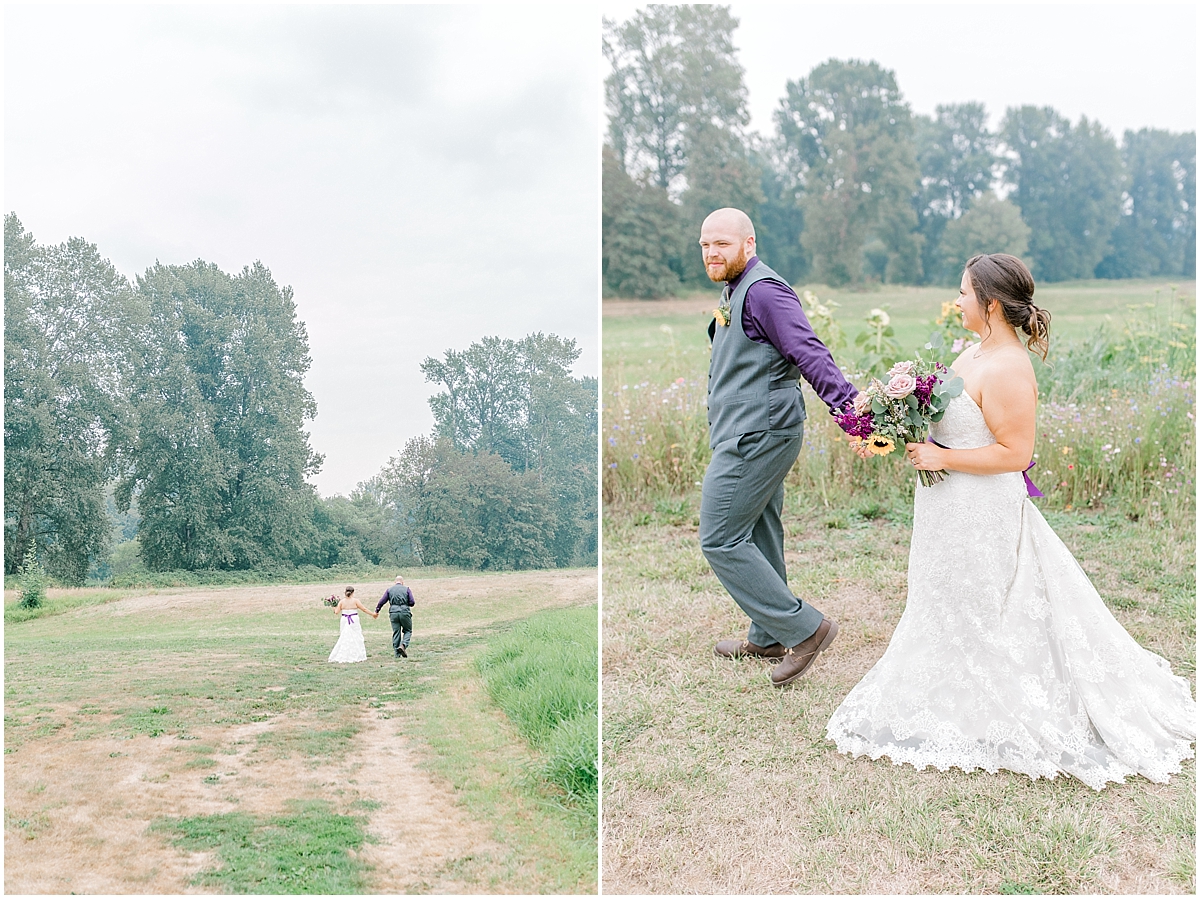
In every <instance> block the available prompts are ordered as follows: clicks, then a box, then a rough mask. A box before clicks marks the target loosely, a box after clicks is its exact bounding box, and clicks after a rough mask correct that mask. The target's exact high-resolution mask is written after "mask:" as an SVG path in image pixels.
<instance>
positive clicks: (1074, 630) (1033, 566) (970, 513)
mask: <svg viewBox="0 0 1200 899" xmlns="http://www.w3.org/2000/svg"><path fill="white" fill-rule="evenodd" d="M1033 292H1034V283H1033V277H1032V276H1031V275H1030V273H1029V269H1028V268H1026V267H1025V265H1024V264H1023V263H1022V262H1021V261H1020V260H1019V259H1017V258H1015V257H1013V256H1008V255H1005V254H999V253H997V254H992V255H987V254H984V255H980V256H975V257H972V258H971V259H970V261H968V262H967V265H966V270H965V272H964V273H963V277H962V284H961V287H960V290H959V297H958V306H959V309H960V310H961V312H962V317H963V324H964V326H965V327H966V328H968V329H969V330H971V331H974V332H975V333H977V334H979V335H980V338H981V339H980V341H979V343H978V344H971V345H969V346H968V347H967V348H966V349H965V350H964V351H963V353H962V354H961V355H960V356H959V357H958V359H957V360H955V362H954V371H955V373H956V374H957V375H959V376H960V377H961V378H962V379H963V382H964V390H963V392H962V393H961V394H960V395H959V396H957V397H955V398H954V399H953V400H951V401H950V405H949V407H948V408H947V409H946V412H945V416H944V417H943V418H942V420H941V421H940V422H937V423H935V424H934V425H933V426H932V428H931V432H930V441H931V442H928V443H923V444H918V443H909V444H908V445H907V447H906V455H907V457H908V460H909V462H910V463H911V464H912V466H913V467H914V469H916V470H925V471H937V470H940V469H944V470H945V471H946V472H948V474H947V476H946V478H945V479H944V480H943V481H941V482H940V483H936V484H934V485H932V486H929V487H926V486H922V485H920V484H918V485H917V487H916V496H915V509H914V519H913V532H912V545H911V549H910V552H909V570H908V599H907V604H906V606H905V610H904V614H903V616H902V617H901V619H900V622H899V624H898V625H897V627H896V631H895V633H894V634H893V636H892V639H891V642H890V644H889V645H888V648H887V650H886V652H885V653H884V655H883V657H882V658H881V659H880V660H879V662H878V663H876V665H875V666H874V667H873V668H872V669H871V670H870V671H869V672H868V673H867V675H866V677H864V678H863V680H862V681H861V682H860V683H859V684H858V685H857V686H856V687H855V688H854V689H853V690H852V691H851V692H850V694H849V695H848V696H847V697H846V698H845V700H844V701H843V702H842V704H841V705H840V706H839V707H838V709H837V711H835V712H834V714H833V717H832V718H831V719H830V721H829V723H828V725H827V727H826V734H827V735H828V737H829V738H830V739H831V740H833V741H834V742H835V743H836V744H837V747H838V749H839V750H840V751H842V752H845V753H849V754H851V755H865V756H869V757H871V758H872V759H878V758H880V757H881V756H887V757H888V758H890V759H891V761H892V762H893V763H894V764H901V763H905V762H907V763H910V764H912V765H914V766H916V767H917V768H924V767H927V766H930V765H932V766H933V767H935V768H938V769H939V770H942V771H945V770H947V769H949V768H950V767H957V768H961V769H962V770H964V771H971V770H975V769H983V770H985V771H989V772H992V773H995V772H997V771H998V770H999V769H1001V768H1004V769H1007V770H1009V771H1015V772H1018V773H1021V774H1026V775H1028V776H1029V777H1031V778H1034V779H1037V778H1039V777H1045V778H1054V777H1056V776H1058V775H1059V774H1067V775H1071V776H1074V777H1076V778H1078V779H1079V780H1081V781H1083V782H1084V783H1085V784H1087V785H1088V786H1090V787H1092V788H1093V789H1096V790H1100V789H1102V788H1103V787H1104V786H1105V785H1106V784H1108V783H1110V782H1124V778H1125V777H1127V776H1129V775H1131V774H1140V775H1142V776H1144V777H1146V778H1148V779H1149V780H1152V781H1156V782H1159V783H1162V782H1165V781H1166V780H1167V779H1168V777H1169V775H1171V774H1175V773H1177V772H1178V771H1179V769H1180V762H1181V761H1182V760H1183V759H1185V758H1190V757H1191V756H1192V754H1193V749H1192V743H1193V741H1194V740H1195V736H1196V731H1195V720H1196V704H1195V701H1194V700H1193V698H1192V694H1191V690H1190V688H1189V685H1188V682H1187V681H1186V680H1185V679H1183V678H1182V677H1178V676H1176V675H1174V674H1172V672H1171V669H1170V666H1169V665H1168V663H1167V662H1166V661H1165V660H1164V659H1162V658H1160V657H1159V656H1158V655H1155V654H1154V653H1152V652H1150V651H1148V650H1146V649H1143V648H1142V647H1141V646H1139V645H1138V644H1137V642H1136V641H1135V640H1134V639H1133V638H1132V637H1131V636H1130V635H1129V634H1128V633H1127V632H1126V631H1125V629H1124V628H1123V627H1122V626H1121V625H1120V623H1119V622H1118V621H1117V620H1116V619H1115V618H1114V617H1113V616H1112V615H1111V614H1110V613H1109V611H1108V609H1107V608H1106V607H1105V605H1104V602H1103V601H1102V600H1101V598H1100V596H1099V594H1098V593H1097V592H1096V590H1095V588H1093V586H1092V584H1091V582H1090V581H1089V579H1088V577H1087V575H1086V574H1085V573H1084V571H1083V569H1082V568H1080V566H1079V564H1078V563H1077V562H1076V561H1075V558H1074V557H1073V556H1072V555H1071V553H1070V551H1069V550H1068V549H1067V548H1066V546H1065V545H1064V544H1063V542H1062V541H1061V540H1060V539H1059V538H1058V536H1057V535H1056V534H1055V533H1054V531H1053V530H1052V529H1051V528H1050V526H1049V525H1048V524H1047V522H1046V520H1045V519H1044V518H1043V517H1042V515H1041V513H1040V512H1039V511H1038V509H1037V507H1036V506H1035V505H1034V504H1033V503H1032V502H1031V501H1030V499H1029V493H1030V492H1032V490H1033V488H1032V484H1030V483H1029V482H1028V480H1027V478H1025V477H1024V476H1023V472H1024V471H1025V470H1026V469H1027V467H1028V466H1029V464H1030V460H1031V458H1032V454H1033V445H1034V436H1035V412H1036V407H1037V381H1036V379H1035V377H1034V371H1033V365H1032V363H1031V361H1030V359H1029V351H1032V352H1035V353H1038V354H1039V355H1040V356H1041V357H1042V358H1043V359H1045V357H1046V351H1047V348H1048V341H1049V323H1050V315H1049V313H1047V312H1045V311H1044V310H1041V309H1039V308H1038V307H1037V306H1035V305H1034V304H1033ZM1018 332H1020V333H1021V334H1024V335H1026V338H1027V339H1026V340H1025V342H1024V343H1023V342H1022V339H1021V337H1020V336H1019V335H1018ZM1038 495H1040V494H1038Z"/></svg>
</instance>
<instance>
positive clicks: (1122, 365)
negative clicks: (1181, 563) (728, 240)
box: [603, 298, 1196, 520]
mask: <svg viewBox="0 0 1200 899" xmlns="http://www.w3.org/2000/svg"><path fill="white" fill-rule="evenodd" d="M1150 308H1153V304H1150ZM1129 313H1130V314H1129V315H1128V316H1126V318H1125V319H1124V320H1121V321H1108V322H1105V323H1103V324H1102V325H1100V326H1099V327H1097V328H1095V329H1094V330H1093V332H1092V333H1091V334H1089V335H1087V336H1084V337H1079V338H1074V339H1068V340H1059V341H1056V342H1054V343H1052V345H1051V355H1050V359H1049V362H1050V364H1049V365H1042V364H1041V363H1040V362H1039V363H1038V365H1037V375H1038V385H1039V390H1040V393H1041V403H1040V405H1039V409H1038V434H1037V442H1036V445H1035V449H1034V453H1035V455H1034V458H1035V460H1036V461H1037V463H1038V464H1037V467H1036V468H1035V469H1034V471H1033V472H1031V476H1032V477H1033V478H1034V479H1035V481H1036V482H1037V484H1038V486H1039V487H1040V488H1041V489H1042V491H1043V492H1044V493H1045V494H1046V500H1043V501H1041V502H1042V503H1044V504H1045V505H1046V506H1047V507H1048V508H1057V509H1065V510H1071V509H1078V508H1084V507H1086V508H1090V509H1096V508H1100V507H1104V506H1115V507H1117V508H1119V509H1120V510H1121V511H1123V512H1125V513H1126V514H1127V515H1129V516H1130V517H1131V518H1138V517H1141V516H1149V517H1150V518H1151V519H1152V520H1156V519H1159V518H1163V517H1170V516H1175V515H1181V514H1189V513H1191V511H1192V510H1193V509H1194V507H1195V502H1194V494H1195V489H1194V485H1195V477H1196V458H1195V399H1196V397H1195V371H1196V365H1195V353H1196V340H1195V307H1194V303H1189V302H1186V298H1185V300H1183V301H1180V302H1178V303H1176V304H1173V307H1172V309H1171V310H1170V314H1169V315H1161V314H1158V313H1153V312H1149V311H1148V309H1147V307H1143V306H1133V307H1130V310H1129ZM673 358H674V357H673V356H668V359H667V362H666V364H667V365H670V364H671V361H672V359H673ZM662 375H663V377H662V378H661V380H659V379H655V380H651V379H649V378H644V379H643V380H642V381H640V382H638V383H632V384H631V383H621V382H619V379H618V382H617V383H610V384H608V385H606V388H605V397H604V419H603V420H604V424H603V428H604V433H605V443H604V469H603V478H604V480H603V492H604V500H605V502H606V504H609V506H610V507H616V508H637V507H639V506H647V505H660V506H661V505H662V504H663V503H664V502H669V501H670V500H672V499H679V498H680V497H685V496H687V495H688V494H689V493H690V492H691V491H694V490H695V488H696V487H697V486H698V485H699V482H700V481H701V479H702V478H703V474H704V469H705V467H706V466H707V464H708V459H709V456H710V451H709V448H708V427H707V419H706V410H705V397H706V392H707V391H706V381H705V378H704V376H703V375H702V374H698V373H696V372H694V371H680V372H676V371H673V370H664V371H663V372H662ZM672 376H674V377H673V379H672ZM861 380H862V379H861V378H860V379H858V381H857V382H858V383H861ZM805 401H806V403H807V405H808V409H809V413H810V417H809V419H808V421H807V422H806V430H805V450H804V452H802V453H801V454H800V459H799V460H798V461H797V463H796V465H795V467H794V468H793V469H792V472H791V474H790V475H789V485H790V486H791V487H793V488H798V489H796V490H795V491H794V492H795V493H796V494H797V495H798V496H799V498H800V502H801V503H811V504H815V505H819V506H824V507H825V508H847V507H857V506H860V505H863V504H864V503H866V504H871V503H873V502H882V503H885V504H886V503H893V502H896V501H902V500H905V499H906V498H907V497H910V496H911V494H912V490H913V486H914V479H913V476H912V472H911V471H910V470H908V469H906V468H905V467H904V466H903V465H901V464H900V463H899V456H896V457H883V458H880V459H872V460H868V461H865V462H864V461H863V460H860V459H858V458H857V457H856V456H854V455H853V454H852V453H850V452H849V450H848V448H847V447H846V445H845V442H844V439H843V437H842V434H841V431H840V430H839V429H838V428H837V426H836V425H835V424H834V422H833V420H832V419H831V418H830V416H829V415H827V414H826V413H825V407H824V405H823V404H822V403H821V402H820V401H819V400H818V399H817V398H816V397H815V396H814V395H813V394H812V393H811V392H810V391H809V390H808V388H807V385H806V386H805Z"/></svg>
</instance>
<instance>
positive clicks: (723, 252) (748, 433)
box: [700, 209, 858, 687]
mask: <svg viewBox="0 0 1200 899" xmlns="http://www.w3.org/2000/svg"><path fill="white" fill-rule="evenodd" d="M700 250H701V253H702V254H703V258H704V267H705V269H706V271H707V272H708V277H709V278H710V279H712V280H713V281H724V282H726V286H725V291H724V293H723V294H722V296H721V305H720V307H719V308H718V309H717V310H716V315H715V317H714V319H713V322H712V323H711V324H710V325H709V327H708V336H709V339H710V340H711V341H712V361H711V362H710V363H709V369H708V428H709V445H710V446H711V447H712V461H711V462H710V463H709V466H708V470H707V471H706V472H705V475H704V486H703V488H702V491H701V500H700V548H701V550H702V551H703V552H704V557H705V558H706V559H707V560H708V563H709V565H711V566H712V570H713V572H714V573H715V574H716V575H717V577H718V578H719V579H720V581H721V583H722V584H723V585H724V586H725V589H726V590H728V591H729V594H730V595H731V596H732V597H733V599H734V601H735V602H737V604H738V605H739V606H741V608H742V611H743V612H745V613H746V614H747V615H748V616H749V618H750V631H749V634H748V635H747V638H746V639H745V640H722V641H721V642H720V643H718V644H717V645H716V649H715V652H716V654H717V655H718V656H724V657H728V658H738V657H740V656H744V655H750V656H757V657H759V658H766V659H780V660H781V661H780V662H779V664H778V665H776V666H775V668H774V670H773V671H772V672H771V682H772V683H773V684H774V685H775V686H777V687H782V686H784V685H786V684H790V683H791V682H792V681H794V680H796V679H797V678H799V677H801V676H802V675H803V674H804V673H805V672H807V671H808V669H809V668H811V667H812V664H813V662H815V661H816V659H817V656H818V655H819V654H820V653H821V652H823V651H824V650H825V649H827V648H828V647H829V645H830V644H831V643H832V642H833V639H834V637H836V636H837V622H835V621H834V620H833V619H832V618H826V617H825V616H824V615H822V614H821V613H820V612H819V611H817V609H816V608H814V607H813V606H812V605H810V604H809V603H806V602H802V601H801V600H799V599H797V598H796V596H794V595H793V594H792V591H791V590H789V589H788V586H787V569H786V568H785V566H784V561H783V523H782V521H781V520H780V513H781V512H782V511H783V480H784V478H785V477H786V476H787V473H788V470H789V469H791V467H792V464H793V463H794V462H795V461H796V457H797V456H798V455H799V454H800V445H801V443H802V442H803V440H804V420H805V418H806V417H807V416H806V412H805V409H804V397H803V395H802V394H801V392H800V381H799V378H800V377H801V376H803V377H804V379H805V380H806V381H808V383H809V384H811V385H812V387H813V390H815V391H816V393H817V396H819V397H820V398H821V400H822V401H823V402H824V403H825V404H826V405H827V406H828V407H829V409H830V411H831V412H834V411H841V409H842V408H843V407H844V406H845V405H846V404H847V403H849V402H850V401H852V400H853V399H854V397H855V395H856V394H857V392H858V391H857V389H856V388H855V387H854V385H853V384H851V383H850V382H849V381H847V380H846V378H845V376H844V375H843V374H842V372H841V370H839V369H838V367H837V365H836V364H835V363H834V361H833V356H832V355H831V354H830V352H829V349H828V348H827V347H826V346H825V344H823V343H821V341H820V340H819V339H818V338H817V336H816V334H815V333H813V329H812V326H811V325H809V323H808V318H807V317H806V316H805V315H804V311H803V310H802V309H801V307H800V300H799V298H798V297H797V296H796V293H795V291H793V290H792V289H791V287H789V286H788V284H787V282H786V281H784V279H783V278H782V277H780V276H779V275H777V274H776V273H775V272H773V271H772V270H771V269H769V268H768V267H767V266H766V265H765V264H764V263H763V262H762V261H761V260H760V259H759V258H758V257H757V256H756V255H755V246H754V225H753V224H752V223H751V222H750V218H749V217H748V216H747V215H746V214H745V213H744V212H742V211H741V210H739V209H718V210H717V211H716V212H714V213H712V214H711V215H709V217H708V218H706V219H705V220H704V224H703V225H702V226H701V228H700Z"/></svg>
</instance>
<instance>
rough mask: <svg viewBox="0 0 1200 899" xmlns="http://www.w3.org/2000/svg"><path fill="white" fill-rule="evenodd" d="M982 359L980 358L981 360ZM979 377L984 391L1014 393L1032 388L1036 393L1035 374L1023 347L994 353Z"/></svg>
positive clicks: (1035, 393)
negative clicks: (1018, 349)
mask: <svg viewBox="0 0 1200 899" xmlns="http://www.w3.org/2000/svg"><path fill="white" fill-rule="evenodd" d="M981 361H982V360H981ZM981 374H982V375H983V377H982V378H981V379H980V380H981V382H982V387H983V389H984V391H985V392H989V393H995V392H999V393H1002V394H1004V393H1008V394H1012V393H1016V392H1024V391H1027V390H1029V389H1030V388H1032V389H1033V393H1034V395H1035V396H1036V395H1037V376H1036V375H1035V374H1034V372H1033V362H1032V360H1030V358H1029V353H1028V352H1026V350H1025V348H1024V347H1021V348H1020V351H1017V350H1016V349H1006V350H1004V351H1003V352H999V353H996V354H995V356H994V357H993V358H992V359H990V360H988V365H987V368H986V371H983V372H981Z"/></svg>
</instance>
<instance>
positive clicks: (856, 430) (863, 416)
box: [834, 403, 875, 440]
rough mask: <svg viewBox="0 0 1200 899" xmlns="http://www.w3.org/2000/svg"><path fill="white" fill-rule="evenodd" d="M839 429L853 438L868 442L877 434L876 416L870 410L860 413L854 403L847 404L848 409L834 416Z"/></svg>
mask: <svg viewBox="0 0 1200 899" xmlns="http://www.w3.org/2000/svg"><path fill="white" fill-rule="evenodd" d="M834 420H835V421H836V422H837V423H838V427H839V428H841V429H842V430H843V431H845V432H846V433H847V434H848V435H850V436H851V437H857V438H858V439H860V440H866V439H867V438H868V437H870V436H871V435H872V434H873V433H875V416H874V415H872V414H871V412H870V411H869V410H868V411H866V412H859V411H858V410H857V409H855V408H854V404H853V403H847V404H846V408H845V409H843V410H842V411H841V412H839V413H837V414H836V415H835V416H834Z"/></svg>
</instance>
